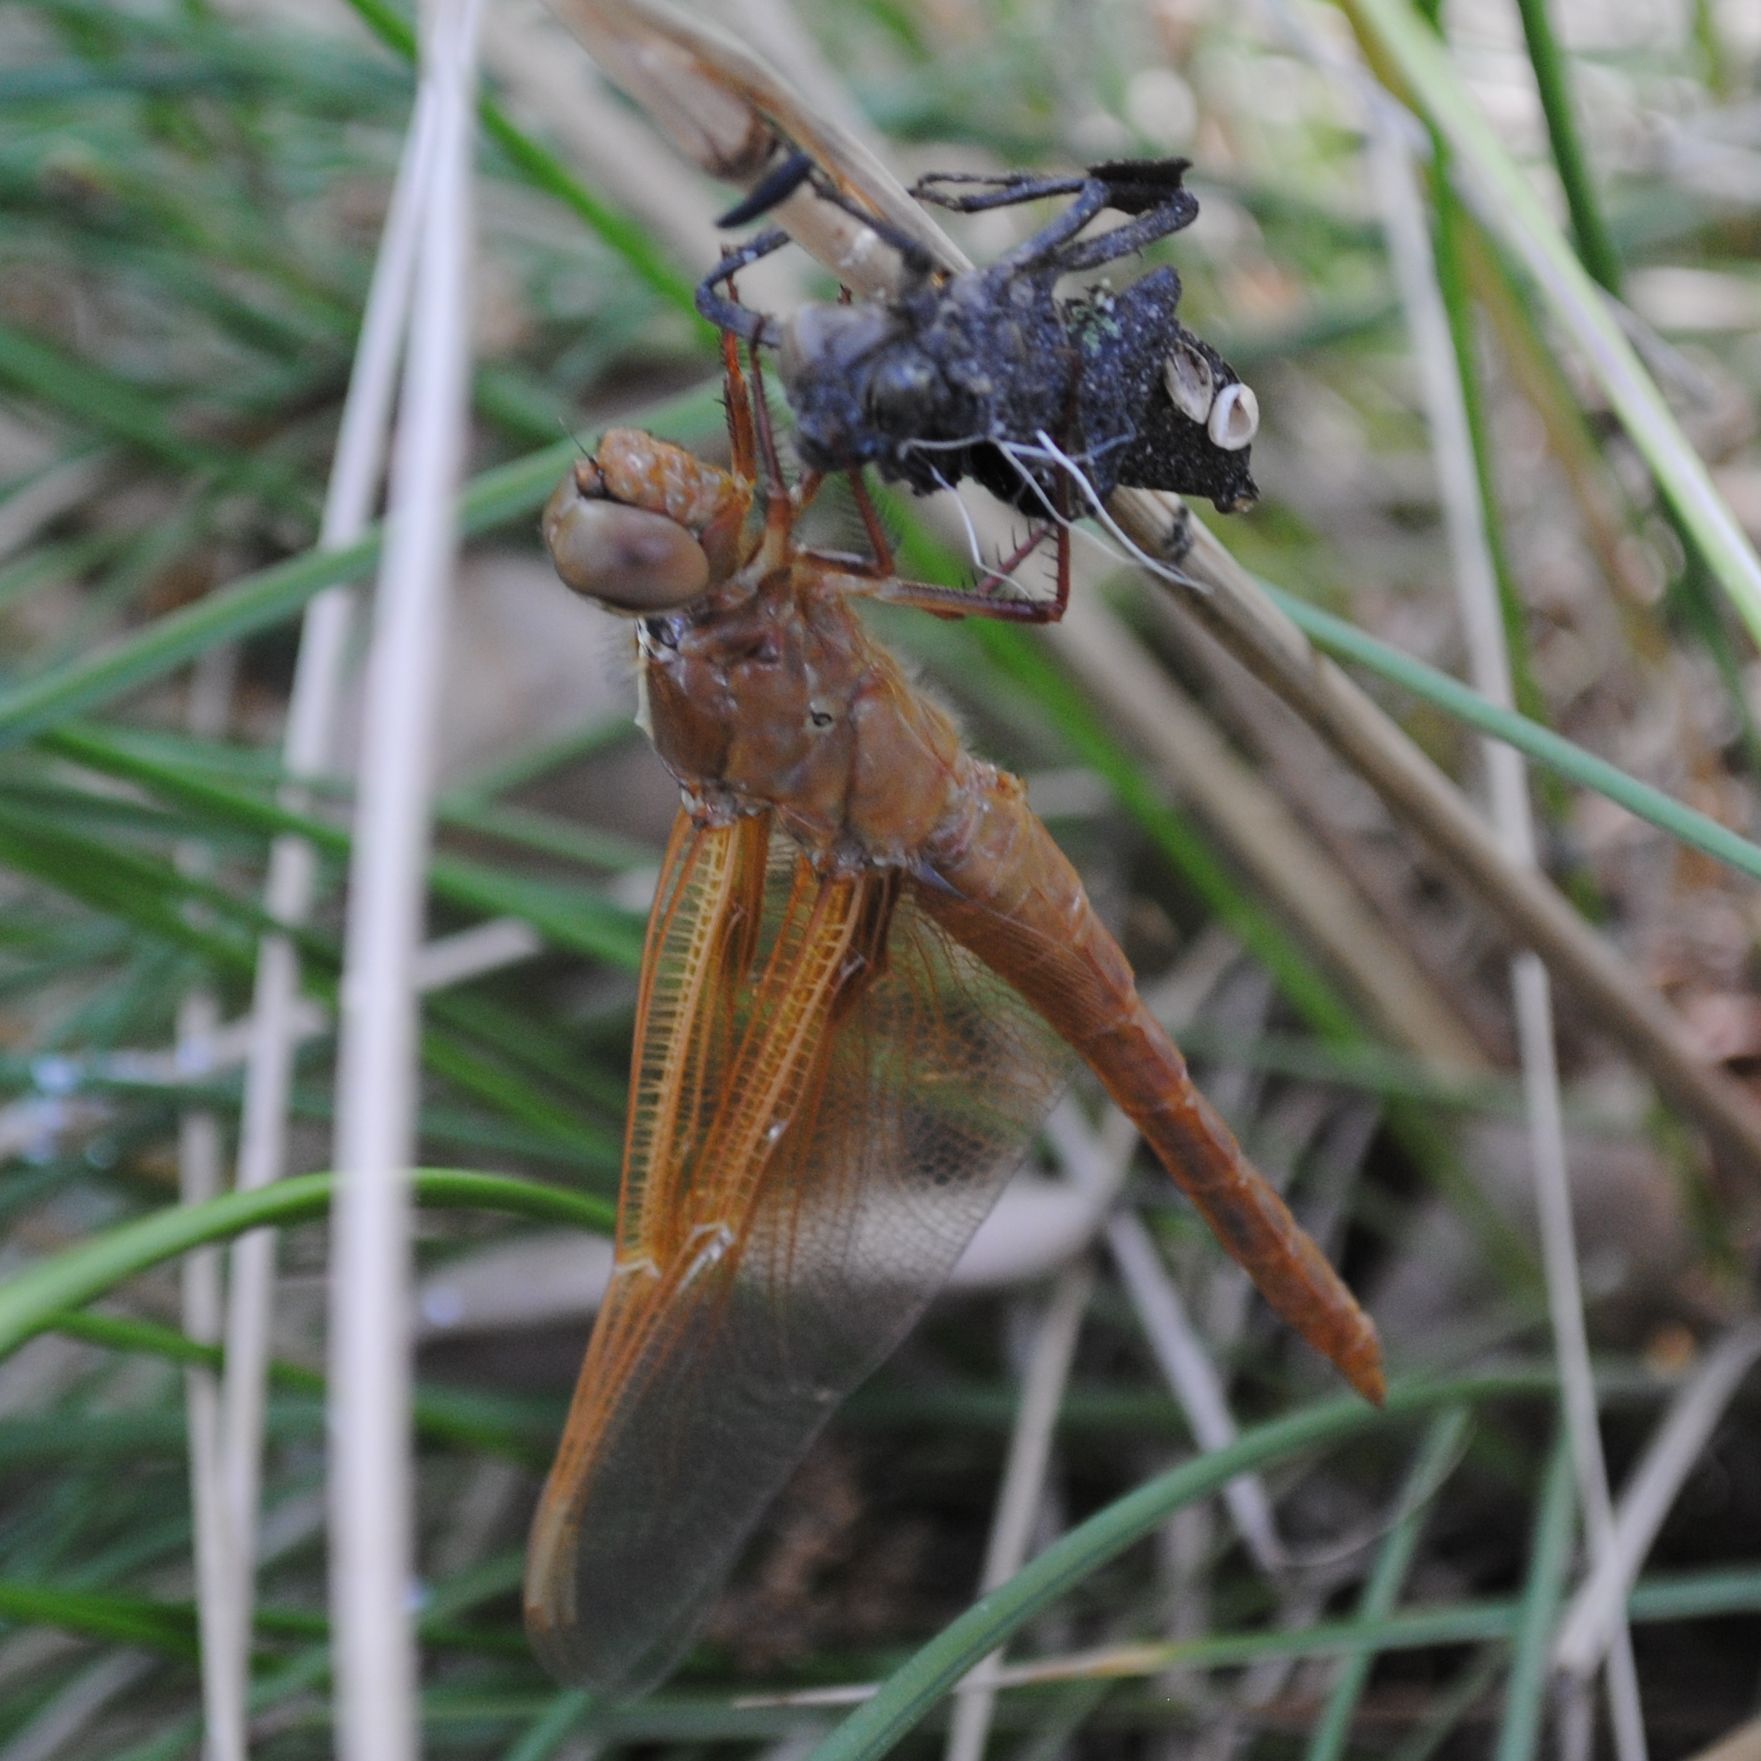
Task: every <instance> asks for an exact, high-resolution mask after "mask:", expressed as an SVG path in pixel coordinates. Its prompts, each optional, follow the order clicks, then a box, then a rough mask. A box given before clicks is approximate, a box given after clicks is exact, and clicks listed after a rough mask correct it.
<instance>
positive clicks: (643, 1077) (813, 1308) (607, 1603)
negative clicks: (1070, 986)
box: [527, 816, 1069, 1693]
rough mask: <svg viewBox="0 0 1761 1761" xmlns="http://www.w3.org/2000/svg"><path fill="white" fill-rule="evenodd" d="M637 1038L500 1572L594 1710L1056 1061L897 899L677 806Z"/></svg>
mask: <svg viewBox="0 0 1761 1761" xmlns="http://www.w3.org/2000/svg"><path fill="white" fill-rule="evenodd" d="M767 841H768V842H769V843H770V849H769V852H768V860H767V856H766V851H765V844H766V842H767ZM761 891H762V898H763V909H762V912H760V911H759V909H758V902H759V898H760V893H761ZM638 1026H639V1034H638V1042H637V1049H636V1053H635V1070H634V1080H633V1083H632V1104H631V1118H630V1124H629V1128H628V1142H627V1150H626V1162H625V1172H624V1193H623V1198H622V1202H621V1207H620V1216H619V1240H618V1264H617V1270H616V1273H615V1274H614V1277H613V1280H612V1285H611V1288H610V1290H609V1291H608V1293H607V1297H606V1301H605V1304H604V1306H603V1307H602V1309H601V1312H600V1315H599V1319H598V1323H597V1325H596V1327H595V1329H594V1334H593V1340H592V1343H591V1345H590V1346H589V1349H588V1354H587V1360H586V1362H585V1364H584V1365H583V1367H582V1372H581V1379H580V1383H579V1385H578V1386H577V1389H576V1392H575V1399H574V1405H573V1407H572V1408H571V1411H570V1415H569V1422H568V1427H567V1430H566V1432H565V1435H564V1441H563V1445H562V1447H561V1449H560V1450H559V1453H558V1457H557V1461H556V1464H555V1466H554V1467H553V1468H552V1470H551V1477H550V1481H549V1483H548V1484H547V1486H546V1488H545V1493H544V1498H543V1500H542V1502H541V1504H540V1507H539V1512H538V1517H537V1520H536V1522H535V1524H534V1529H533V1539H532V1548H531V1553H530V1556H529V1564H528V1569H527V1620H528V1625H529V1627H530V1629H531V1632H532V1637H533V1642H534V1644H535V1646H536V1647H537V1649H538V1651H539V1653H540V1655H541V1656H542V1657H543V1659H544V1661H545V1663H546V1664H547V1666H548V1667H549V1668H550V1669H551V1670H552V1671H553V1672H554V1673H556V1674H558V1675H559V1676H562V1677H564V1678H565V1679H568V1680H572V1681H579V1682H583V1683H585V1684H586V1685H589V1686H592V1687H595V1688H597V1689H600V1690H602V1691H607V1692H622V1693H630V1692H635V1691H637V1690H639V1689H640V1688H642V1687H643V1686H645V1685H647V1684H648V1683H649V1682H651V1681H652V1680H654V1679H656V1678H657V1677H658V1676H659V1675H660V1674H662V1673H663V1672H664V1671H665V1670H666V1669H667V1668H668V1667H669V1666H670V1665H671V1664H672V1663H673V1662H674V1661H675V1660H676V1658H677V1657H678V1655H679V1653H680V1652H681V1651H682V1650H683V1649H684V1647H685V1646H686V1644H688V1642H689V1640H690V1637H691V1634H692V1632H693V1630H694V1629H695V1627H696V1624H697V1622H698V1620H699V1619H700V1618H701V1616H702V1615H703V1614H704V1613H705V1612H706V1611H707V1607H708V1604H709V1602H710V1600H711V1598H712V1597H713V1594H714V1592H715V1590H716V1588H717V1586H718V1585H719V1583H720V1581H721V1579H722V1578H723V1577H724V1576H725V1575H726V1572H727V1570H728V1568H729V1567H730V1565H731V1564H732V1562H733V1559H734V1556H735V1554H736V1553H737V1551H738V1550H739V1548H740V1546H741V1544H742V1542H743V1541H744V1540H745V1538H746V1536H747V1535H748V1534H749V1533H750V1532H751V1530H752V1528H753V1526H754V1525H755V1524H756V1522H757V1521H758V1519H759V1517H760V1516H761V1515H762V1514H763V1511H764V1509H765V1506H766V1505H767V1504H768V1503H769V1501H770V1499H771V1497H772V1496H773V1495H774V1494H775V1492H776V1491H777V1490H778V1488H779V1487H780V1486H781V1485H782V1483H783V1481H784V1480H785V1479H787V1477H788V1475H789V1474H790V1472H791V1471H792V1470H793V1468H794V1467H795V1465H796V1464H797V1463H798V1462H799V1461H800V1459H801V1457H802V1456H803V1455H804V1454H805V1453H806V1451H807V1448H808V1446H809V1445H810V1444H811V1443H812V1441H813V1439H814V1437H815V1436H816V1435H817V1434H818V1432H819V1430H820V1428H821V1427H822V1426H823V1425H824V1423H825V1421H826V1419H827V1418H828V1417H829V1416H830V1415H831V1412H832V1411H833V1409H834V1408H835V1407H836V1405H837V1403H838V1402H839V1401H840V1400H842V1399H843V1397H844V1396H845V1395H846V1394H848V1393H849V1392H850V1390H851V1389H852V1388H853V1387H855V1385H856V1384H857V1383H858V1382H860V1381H861V1380H862V1378H863V1377H865V1376H866V1375H867V1374H868V1373H869V1371H870V1370H872V1369H873V1368H874V1367H875V1366H876V1365H877V1364H878V1363H879V1362H880V1361H881V1360H882V1359H883V1358H884V1357H885V1356H886V1355H887V1354H888V1353H889V1352H890V1351H891V1350H892V1349H893V1347H894V1346H895V1345H896V1344H897V1343H898V1342H899V1340H900V1339H901V1338H902V1337H903V1335H904V1334H905V1333H906V1331H907V1330H908V1329H909V1328H910V1326H911V1325H912V1323H913V1322H914V1321H915V1320H916V1318H917V1317H918V1315H919V1314H920V1313H921V1312H922V1310H923V1308H924V1306H925V1304H926V1303H927V1302H928V1300H929V1298H930V1297H931V1296H932V1295H933V1294H934V1292H935V1291H936V1290H937V1289H938V1288H939V1287H940V1285H941V1284H942V1283H943V1281H944V1280H945V1279H946V1277H947V1274H948V1272H949V1270H950V1269H951V1268H952V1266H953V1263H954V1261H955V1259H956V1258H957V1257H958V1256H959V1253H960V1251H961V1249H962V1248H963V1247H964V1246H965V1244H966V1242H967V1241H968V1240H969V1239H970V1237H971V1235H972V1232H973V1230H974V1229H976V1228H977V1226H978V1224H979V1222H980V1221H982V1219H983V1218H984V1216H985V1214H986V1212H987V1211H988V1210H989V1209H990V1207H991V1205H992V1203H993V1201H994V1200H995V1198H996V1195H997V1193H998V1192H999V1191H1000V1190H1001V1188H1002V1186H1003V1184H1004V1182H1005V1181H1006V1180H1007V1178H1008V1176H1009V1174H1010V1173H1011V1172H1012V1171H1013V1170H1014V1168H1015V1166H1016V1165H1017V1163H1018V1162H1019V1161H1020V1159H1021V1157H1022V1155H1023V1154H1024V1153H1025V1151H1026V1149H1027V1147H1028V1145H1029V1143H1030V1142H1031V1140H1032V1137H1033V1134H1034V1132H1035V1131H1036V1130H1037V1129H1038V1126H1039V1124H1040V1121H1041V1120H1042V1118H1043V1117H1044V1114H1045V1111H1046V1109H1047V1108H1048V1107H1049V1106H1050V1104H1051V1102H1052V1100H1053V1099H1054V1097H1055V1096H1056V1094H1057V1093H1058V1091H1059V1089H1060V1087H1061V1086H1062V1084H1063V1081H1064V1078H1065V1076H1066V1074H1067V1070H1068V1056H1069V1055H1068V1052H1067V1050H1066V1048H1065V1047H1064V1045H1063V1042H1062V1041H1060V1040H1059V1039H1057V1037H1056V1036H1055V1035H1054V1034H1053V1033H1052V1032H1051V1030H1050V1029H1049V1028H1047V1027H1046V1026H1045V1025H1044V1024H1043V1023H1042V1022H1041V1021H1040V1020H1039V1018H1038V1017H1037V1016H1035V1015H1033V1014H1032V1013H1031V1012H1030V1011H1029V1010H1028V1009H1027V1007H1026V1005H1025V1004H1023V1003H1022V1002H1021V1001H1020V999H1019V998H1018V997H1017V996H1016V995H1015V993H1014V992H1013V991H1012V990H1010V989H1009V988H1008V987H1007V986H1006V985H1004V984H1003V983H1002V982H1001V981H1000V980H998V979H996V978H995V977H994V976H993V975H992V974H991V973H990V972H989V970H988V969H987V968H985V967H984V966H983V965H982V964H981V963H980V962H979V961H978V960H977V959H976V958H975V957H974V956H972V955H970V954H968V953H966V952H965V951H964V950H963V949H961V948H959V947H958V946H957V945H956V944H955V943H954V942H953V941H951V940H950V939H949V938H948V937H947V936H946V935H945V934H943V933H942V932H941V931H940V930H939V929H937V928H936V927H935V925H934V924H932V923H931V922H930V921H929V919H928V918H927V917H925V916H924V915H923V913H922V912H921V911H920V910H919V909H918V907H917V905H916V903H915V900H914V899H913V897H912V893H911V889H910V884H909V883H908V882H905V881H903V880H902V879H901V877H899V876H898V875H897V874H893V873H889V872H887V871H881V870H874V871H870V872H866V873H864V874H861V875H859V876H856V877H837V878H826V877H822V876H820V875H818V874H816V873H815V872H814V870H813V869H812V867H811V866H810V865H809V864H808V863H807V862H806V861H805V860H804V859H802V858H801V857H800V856H799V854H798V853H797V852H796V851H795V850H794V847H793V846H792V845H790V844H788V843H787V842H786V841H785V840H783V839H781V838H776V839H768V840H767V832H766V828H765V826H764V823H763V822H762V821H761V820H756V819H755V820H751V821H745V822H741V823H740V824H737V825H735V826H732V827H717V828H700V827H696V826H693V825H691V824H690V823H689V821H688V820H686V819H685V818H684V817H683V816H682V817H681V823H680V826H679V828H678V829H677V830H676V831H675V834H674V839H673V845H672V848H671V849H670V850H669V855H668V862H667V868H666V873H665V876H664V878H663V882H662V889H661V893H660V895H659V897H658V898H657V901H656V907H655V913H654V917H653V919H652V920H651V924H650V936H649V944H648V949H647V953H646V956H645V959H644V970H643V1005H642V1010H641V1015H640V1019H639V1023H638Z"/></svg>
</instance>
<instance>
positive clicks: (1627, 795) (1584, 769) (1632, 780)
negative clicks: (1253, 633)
mask: <svg viewBox="0 0 1761 1761" xmlns="http://www.w3.org/2000/svg"><path fill="white" fill-rule="evenodd" d="M1261 585H1262V586H1263V587H1264V588H1265V590H1266V592H1267V593H1268V594H1269V595H1270V596H1271V597H1272V599H1273V600H1275V601H1276V602H1277V605H1278V608H1279V610H1280V611H1282V612H1283V613H1284V614H1285V616H1287V617H1288V618H1289V619H1290V621H1291V622H1292V623H1293V624H1295V625H1296V626H1297V627H1298V628H1299V629H1300V630H1301V631H1302V632H1303V634H1304V635H1305V636H1307V637H1308V638H1309V640H1310V641H1312V642H1313V643H1314V644H1315V646H1316V647H1317V648H1323V649H1325V650H1326V651H1327V652H1328V653H1329V654H1332V655H1335V656H1337V657H1338V658H1340V659H1342V660H1351V661H1356V662H1357V663H1358V664H1359V665H1360V666H1364V667H1368V668H1369V669H1370V671H1371V672H1374V673H1377V674H1379V675H1380V676H1381V677H1383V678H1385V679H1387V680H1389V681H1390V682H1391V683H1393V684H1396V685H1399V686H1401V687H1402V688H1403V689H1404V690H1408V691H1411V692H1412V693H1413V694H1414V696H1417V697H1422V698H1423V699H1424V700H1425V701H1426V702H1427V703H1433V704H1435V705H1436V706H1437V707H1438V708H1439V709H1442V710H1445V711H1447V712H1448V713H1449V714H1450V715H1452V716H1454V717H1456V718H1457V719H1458V720H1460V721H1462V722H1465V723H1466V724H1467V725H1468V726H1469V727H1471V728H1476V729H1478V730H1479V731H1480V732H1481V733H1485V734H1490V735H1492V736H1493V738H1495V739H1499V740H1503V741H1505V742H1507V743H1508V744H1509V745H1512V746H1514V747H1516V748H1517V750H1518V751H1519V752H1523V753H1526V754H1527V755H1528V756H1529V757H1530V758H1532V759H1534V761H1535V762H1536V763H1537V764H1544V765H1546V766H1547V767H1548V768H1549V769H1550V770H1553V771H1555V772H1557V773H1558V774H1559V775H1560V776H1562V777H1565V778H1567V779H1568V780H1569V781H1571V782H1574V783H1577V784H1579V785H1580V786H1582V787H1583V788H1586V789H1593V790H1595V792H1596V793H1597V794H1598V795H1605V796H1607V798H1608V799H1609V800H1610V801H1613V802H1615V803H1617V804H1618V805H1619V806H1621V807H1624V808H1625V809H1626V810H1627V811H1628V812H1629V813H1631V814H1634V815H1636V816H1637V817H1638V818H1640V819H1643V820H1648V821H1649V822H1650V823H1651V824H1652V825H1654V826H1656V827H1657V829H1658V830H1659V831H1664V832H1668V833H1669V835H1670V836H1671V837H1673V838H1677V839H1679V840H1680V841H1681V842H1682V843H1684V844H1688V845H1690V846H1692V847H1693V848H1694V849H1696V850H1699V851H1702V852H1703V853H1704V854H1705V855H1707V856H1711V857H1714V858H1715V859H1716V860H1718V861H1719V862H1723V863H1726V864H1727V865H1728V866H1730V867H1731V868H1734V869H1735V870H1736V871H1737V872H1738V873H1739V874H1745V875H1747V876H1749V877H1750V879H1752V880H1761V846H1757V845H1755V844H1751V843H1750V842H1749V840H1748V839H1747V838H1741V837H1738V836H1737V834H1736V833H1735V832H1733V831H1731V830H1729V829H1728V828H1727V827H1725V826H1721V825H1720V824H1719V823H1718V821H1717V820H1715V819H1708V818H1707V817H1706V815H1705V814H1703V813H1698V812H1696V811H1695V810H1694V809H1693V808H1692V807H1689V806H1686V805H1685V804H1684V803H1682V802H1680V801H1677V800H1675V799H1674V798H1673V797H1672V796H1669V795H1666V794H1664V793H1663V791H1662V790H1661V789H1654V788H1652V787H1651V785H1650V784H1649V783H1642V782H1640V781H1639V780H1638V778H1637V777H1632V776H1628V775H1627V773H1626V772H1625V771H1623V770H1622V769H1621V768H1620V767H1619V766H1618V765H1615V764H1610V763H1609V762H1608V760H1607V759H1605V758H1598V757H1597V756H1596V755H1595V753H1593V752H1586V751H1585V750H1584V748H1583V747H1582V746H1579V745H1577V744H1576V743H1575V742H1574V741H1571V740H1568V739H1566V738H1565V736H1564V735H1563V734H1556V733H1554V732H1553V730H1552V729H1551V728H1544V727H1542V726H1541V724H1540V723H1539V722H1533V721H1530V720H1529V719H1528V717H1527V716H1524V715H1519V714H1517V712H1516V711H1515V710H1510V709H1503V708H1501V707H1500V706H1499V705H1497V704H1495V703H1492V702H1489V701H1488V700H1487V699H1486V698H1484V697H1482V696H1481V695H1480V694H1479V692H1478V691H1476V690H1474V689H1473V687H1472V686H1470V685H1464V684H1462V682H1461V681H1460V680H1459V679H1452V678H1451V677H1450V676H1449V675H1448V674H1447V673H1444V672H1439V671H1438V670H1437V669H1436V668H1435V667H1432V666H1427V665H1426V664H1425V663H1424V662H1423V661H1422V660H1415V659H1413V657H1412V656H1411V655H1409V654H1402V653H1401V652H1400V650H1399V649H1397V648H1390V647H1389V646H1388V645H1387V643H1385V642H1378V641H1377V640H1376V639H1375V637H1373V636H1366V635H1365V634H1364V633H1363V631H1361V630H1359V629H1358V628H1357V627H1356V626H1355V625H1353V624H1349V623H1347V622H1346V621H1345V620H1344V619H1343V618H1336V617H1334V616H1333V615H1332V613H1331V612H1325V611H1322V610H1320V609H1319V608H1318V607H1316V606H1312V605H1309V604H1308V603H1307V602H1306V601H1304V600H1301V599H1298V598H1297V597H1296V596H1295V595H1294V594H1291V593H1286V592H1285V591H1284V590H1283V589H1281V588H1278V587H1274V586H1272V585H1271V584H1270V583H1268V582H1262V583H1261Z"/></svg>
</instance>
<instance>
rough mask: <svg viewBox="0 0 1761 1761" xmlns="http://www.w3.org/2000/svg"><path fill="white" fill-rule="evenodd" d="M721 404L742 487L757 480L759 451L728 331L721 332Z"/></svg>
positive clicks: (737, 349) (743, 379)
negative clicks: (724, 410) (724, 411)
mask: <svg viewBox="0 0 1761 1761" xmlns="http://www.w3.org/2000/svg"><path fill="white" fill-rule="evenodd" d="M722 402H723V406H724V408H725V409H726V411H727V417H728V452H729V462H730V463H731V465H732V467H733V474H734V476H736V477H737V478H739V479H740V481H741V482H742V483H753V482H756V481H757V478H758V447H757V442H756V439H755V437H754V430H753V424H752V394H751V392H750V391H749V390H748V389H747V386H746V376H745V374H743V373H742V372H741V371H740V345H739V343H738V342H737V341H736V340H735V337H734V333H733V332H732V331H731V330H724V331H723V332H722Z"/></svg>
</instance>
